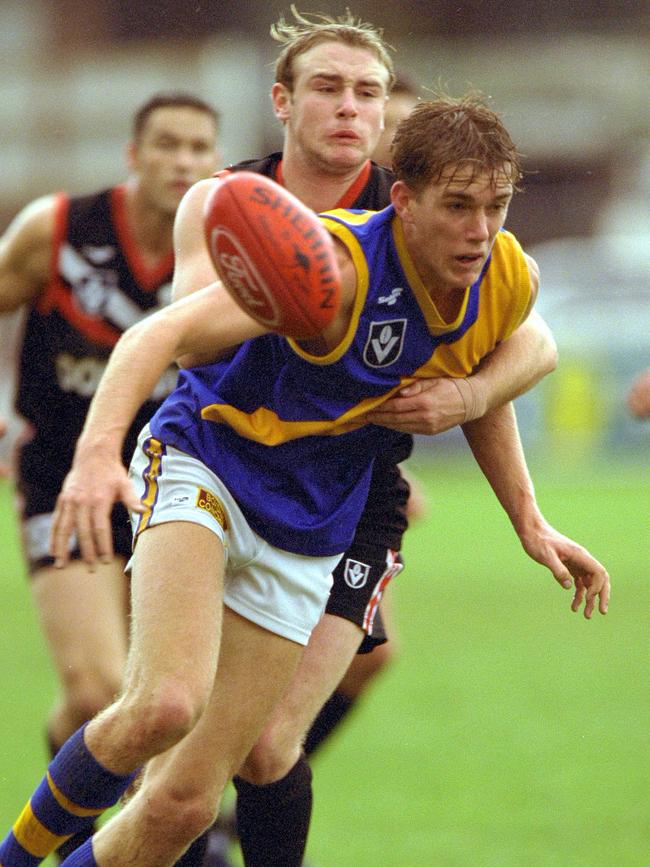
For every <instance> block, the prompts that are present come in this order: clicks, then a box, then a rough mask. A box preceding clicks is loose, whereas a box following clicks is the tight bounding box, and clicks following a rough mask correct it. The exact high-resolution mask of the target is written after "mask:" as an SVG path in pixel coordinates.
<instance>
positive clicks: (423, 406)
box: [364, 377, 466, 435]
mask: <svg viewBox="0 0 650 867" xmlns="http://www.w3.org/2000/svg"><path fill="white" fill-rule="evenodd" d="M364 419H365V421H367V422H368V423H369V424H378V425H382V426H383V427H388V428H391V429H392V430H396V431H400V432H401V433H410V434H427V435H432V434H438V433H442V432H443V431H446V430H449V429H450V428H452V427H455V426H456V425H458V424H463V422H465V421H466V407H465V402H464V401H463V398H462V396H461V393H460V391H459V390H458V387H457V386H456V385H455V384H454V381H453V380H452V379H448V378H447V377H438V378H436V379H421V380H418V381H417V382H415V383H413V384H412V385H407V386H405V387H404V388H402V389H400V391H398V392H397V394H395V395H393V397H389V398H388V400H386V401H384V403H382V404H381V405H380V406H379V407H377V408H376V409H373V410H371V412H369V413H367V414H366V415H365V416H364Z"/></svg>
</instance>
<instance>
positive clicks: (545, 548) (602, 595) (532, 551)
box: [520, 522, 610, 620]
mask: <svg viewBox="0 0 650 867" xmlns="http://www.w3.org/2000/svg"><path fill="white" fill-rule="evenodd" d="M520 538H521V543H522V545H523V546H524V550H525V551H526V553H527V554H528V555H529V557H532V559H533V560H536V561H537V562H538V563H541V564H542V566H546V567H547V568H548V569H550V571H551V572H552V573H553V576H554V578H555V580H556V581H557V582H558V584H560V585H561V586H562V587H564V588H565V589H566V590H568V589H570V588H571V587H574V588H575V592H574V594H573V600H572V602H571V610H572V611H579V609H580V606H581V605H582V603H583V601H584V604H585V607H584V616H585V617H586V618H587V620H589V618H590V617H591V615H592V613H593V611H594V608H595V607H596V602H598V610H599V611H600V613H601V614H606V613H607V607H608V605H609V595H610V584H609V574H608V573H607V570H606V569H605V567H604V566H603V565H602V563H599V562H598V560H596V558H595V557H592V555H591V554H590V553H589V551H587V549H586V548H583V547H582V545H578V544H577V542H574V541H572V540H571V539H569V538H567V537H566V536H563V535H562V534H561V533H558V532H557V530H555V529H554V528H553V527H551V526H550V525H549V524H547V523H546V522H544V523H543V524H542V526H541V527H538V528H536V529H535V531H534V532H532V533H527V534H522V535H521V536H520Z"/></svg>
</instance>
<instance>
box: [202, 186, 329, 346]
mask: <svg viewBox="0 0 650 867" xmlns="http://www.w3.org/2000/svg"><path fill="white" fill-rule="evenodd" d="M204 218H205V236H206V239H207V242H208V248H209V250H210V255H211V256H212V261H213V262H214V265H215V267H216V269H217V271H218V273H219V276H220V278H221V280H222V281H223V283H224V285H225V287H226V289H227V290H228V292H229V293H230V294H231V295H232V297H233V298H234V299H235V301H237V303H238V304H239V305H240V306H241V307H243V309H244V310H246V312H247V313H249V314H250V316H252V317H253V318H254V319H256V320H257V321H258V322H260V323H261V324H262V325H265V326H266V327H267V328H270V329H271V330H272V331H277V332H279V333H280V334H285V335H287V336H289V337H297V338H308V337H316V336H317V335H318V334H320V333H322V331H323V329H324V328H325V327H326V326H327V325H329V324H330V322H331V321H332V319H333V318H334V316H335V314H336V312H337V310H338V308H339V303H340V278H339V270H338V265H337V262H336V255H335V252H334V242H333V240H332V237H331V236H330V234H329V232H327V230H326V229H325V228H324V227H323V225H322V224H321V222H320V221H319V219H318V217H317V216H316V215H315V214H314V212H313V211H311V210H310V209H309V208H308V207H307V206H306V205H304V204H303V203H302V202H301V201H300V200H299V199H297V198H296V197H295V196H294V195H292V194H291V193H290V192H289V191H288V190H285V189H284V187H281V186H280V185H279V184H276V183H275V181H272V180H271V179H270V178H267V177H265V176H264V175H259V174H257V173H255V172H246V171H242V172H232V173H230V174H228V175H226V176H225V177H224V178H223V179H222V180H221V181H220V182H219V183H218V184H216V185H215V188H214V190H212V191H211V192H210V194H209V196H208V198H207V200H206V203H205V212H204Z"/></svg>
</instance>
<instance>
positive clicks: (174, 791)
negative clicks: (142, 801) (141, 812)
mask: <svg viewBox="0 0 650 867" xmlns="http://www.w3.org/2000/svg"><path fill="white" fill-rule="evenodd" d="M217 813H218V803H217V802H216V800H215V798H214V797H212V796H211V795H209V794H208V793H206V791H205V790H199V789H198V788H194V787H191V786H185V787H183V786H180V787H172V786H167V787H162V786H158V787H155V788H153V790H152V791H150V792H148V793H147V814H146V817H145V821H146V823H147V824H148V825H149V828H148V831H149V833H151V834H155V835H156V837H159V836H163V837H168V838H169V840H170V842H171V843H175V844H179V843H185V844H189V843H191V842H192V840H194V839H195V838H196V837H198V836H199V835H200V834H202V833H203V832H204V831H206V830H207V829H208V828H209V827H210V826H211V825H212V824H213V822H214V821H215V819H216V817H217Z"/></svg>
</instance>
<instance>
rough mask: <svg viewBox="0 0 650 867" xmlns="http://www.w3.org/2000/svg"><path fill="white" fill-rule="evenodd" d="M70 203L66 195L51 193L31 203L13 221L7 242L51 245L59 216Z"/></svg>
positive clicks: (7, 233)
mask: <svg viewBox="0 0 650 867" xmlns="http://www.w3.org/2000/svg"><path fill="white" fill-rule="evenodd" d="M68 201H69V199H68V196H67V195H66V194H65V193H49V194H48V195H45V196H39V198H37V199H34V200H33V201H31V202H29V204H27V205H25V207H24V208H22V210H21V211H19V212H18V214H17V215H16V216H15V217H14V219H13V220H12V222H11V224H10V226H9V228H8V229H7V232H6V235H5V241H10V242H11V243H12V244H26V245H29V246H30V247H33V246H38V245H39V244H41V243H49V242H50V241H51V240H52V238H53V236H54V233H55V229H56V225H57V217H58V214H60V213H61V211H62V210H64V209H65V208H66V207H67V204H68Z"/></svg>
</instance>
